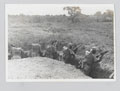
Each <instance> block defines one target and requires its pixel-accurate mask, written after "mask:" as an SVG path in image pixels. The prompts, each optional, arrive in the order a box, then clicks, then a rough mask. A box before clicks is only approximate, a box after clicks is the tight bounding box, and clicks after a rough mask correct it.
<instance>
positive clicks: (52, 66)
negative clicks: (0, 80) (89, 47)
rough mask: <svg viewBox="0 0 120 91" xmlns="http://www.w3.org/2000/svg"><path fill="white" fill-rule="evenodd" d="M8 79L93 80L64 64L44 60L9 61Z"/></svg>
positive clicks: (35, 58)
mask: <svg viewBox="0 0 120 91" xmlns="http://www.w3.org/2000/svg"><path fill="white" fill-rule="evenodd" d="M8 79H91V78H90V77H88V76H86V75H84V74H83V73H82V72H81V71H80V70H79V69H76V68H75V67H74V66H72V65H70V64H65V63H64V62H61V61H57V60H53V59H49V58H45V57H44V58H43V57H34V58H25V59H14V60H8Z"/></svg>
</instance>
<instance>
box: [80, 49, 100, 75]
mask: <svg viewBox="0 0 120 91" xmlns="http://www.w3.org/2000/svg"><path fill="white" fill-rule="evenodd" d="M95 54H96V49H95V48H92V49H91V51H90V52H87V54H86V56H85V59H84V60H83V68H81V69H82V71H83V72H84V73H85V74H86V75H90V73H91V72H92V68H93V66H94V63H97V62H98V61H99V60H100V58H96V55H95Z"/></svg>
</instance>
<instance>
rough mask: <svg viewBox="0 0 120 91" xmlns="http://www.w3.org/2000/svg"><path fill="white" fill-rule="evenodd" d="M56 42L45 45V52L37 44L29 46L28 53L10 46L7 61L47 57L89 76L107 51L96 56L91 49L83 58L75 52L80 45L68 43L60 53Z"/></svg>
mask: <svg viewBox="0 0 120 91" xmlns="http://www.w3.org/2000/svg"><path fill="white" fill-rule="evenodd" d="M57 43H58V41H53V42H52V43H51V44H49V45H47V46H46V48H45V50H42V49H41V45H40V44H38V43H34V44H31V49H30V50H29V51H24V50H23V49H22V48H20V47H15V46H13V45H11V50H10V52H9V53H8V59H18V58H27V57H36V56H41V57H48V58H52V59H56V60H59V61H64V62H65V63H67V64H71V65H74V66H75V67H76V68H78V69H81V70H82V71H83V72H84V73H85V74H86V75H90V73H91V72H92V69H93V65H94V64H96V63H99V62H100V61H101V60H102V58H103V56H104V54H105V53H107V52H108V51H104V52H101V53H99V55H96V53H97V48H96V47H92V48H91V49H90V50H89V51H88V50H86V51H85V55H84V57H82V56H80V55H77V51H78V49H79V47H81V44H78V45H74V44H73V43H71V42H70V43H68V44H67V45H65V46H63V47H62V50H61V51H58V50H57V48H56V45H57Z"/></svg>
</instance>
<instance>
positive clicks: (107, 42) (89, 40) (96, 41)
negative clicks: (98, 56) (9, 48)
mask: <svg viewBox="0 0 120 91" xmlns="http://www.w3.org/2000/svg"><path fill="white" fill-rule="evenodd" d="M35 17H38V16H9V17H8V34H9V35H8V43H9V44H14V45H16V46H20V47H22V48H23V49H24V50H28V49H29V45H30V44H31V43H39V41H41V42H49V41H50V40H53V39H57V40H60V41H62V40H64V41H66V42H74V43H82V44H83V45H84V46H85V48H86V49H89V48H91V47H92V46H94V45H95V46H98V47H100V48H102V49H104V50H108V51H109V52H108V53H107V54H106V55H105V56H104V58H103V61H102V62H101V63H100V67H101V68H102V69H101V70H99V69H98V70H96V71H94V74H95V77H100V78H108V76H109V75H110V74H111V73H112V71H113V70H114V43H113V42H114V39H113V23H112V22H97V21H95V20H94V19H93V20H92V19H90V18H86V20H81V21H80V22H77V23H71V22H70V21H69V20H68V17H67V16H39V17H38V19H34V18H35ZM33 20H37V21H33ZM81 51H85V50H81V49H79V52H81ZM79 52H78V54H79ZM61 68H62V67H61Z"/></svg>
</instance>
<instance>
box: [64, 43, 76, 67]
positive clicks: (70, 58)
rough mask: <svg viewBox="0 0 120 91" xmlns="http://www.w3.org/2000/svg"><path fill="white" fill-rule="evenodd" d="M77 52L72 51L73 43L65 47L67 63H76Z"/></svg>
mask: <svg viewBox="0 0 120 91" xmlns="http://www.w3.org/2000/svg"><path fill="white" fill-rule="evenodd" d="M74 59H75V53H74V52H73V51H72V43H69V44H68V47H67V46H64V47H63V60H64V62H65V63H70V64H72V65H74Z"/></svg>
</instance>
